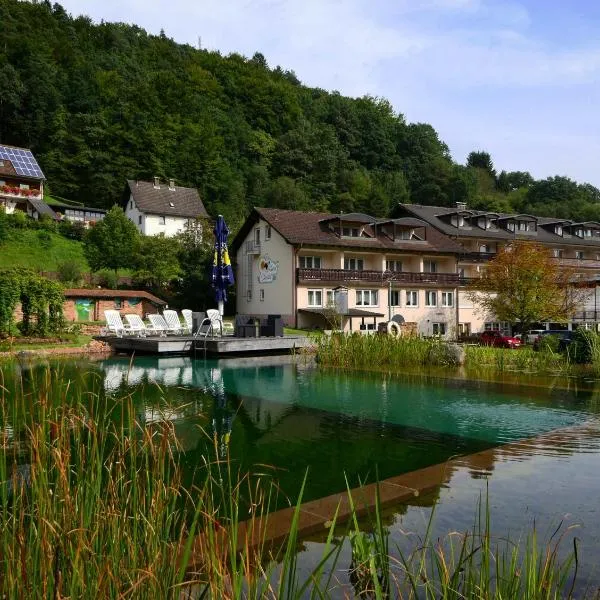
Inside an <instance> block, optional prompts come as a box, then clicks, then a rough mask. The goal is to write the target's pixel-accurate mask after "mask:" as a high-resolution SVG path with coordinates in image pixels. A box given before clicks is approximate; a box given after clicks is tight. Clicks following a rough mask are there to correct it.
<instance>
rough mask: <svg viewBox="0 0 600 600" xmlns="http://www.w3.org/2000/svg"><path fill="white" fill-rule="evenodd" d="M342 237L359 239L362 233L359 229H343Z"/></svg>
mask: <svg viewBox="0 0 600 600" xmlns="http://www.w3.org/2000/svg"><path fill="white" fill-rule="evenodd" d="M342 236H343V237H359V236H360V232H359V230H358V227H342Z"/></svg>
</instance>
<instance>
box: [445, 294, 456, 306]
mask: <svg viewBox="0 0 600 600" xmlns="http://www.w3.org/2000/svg"><path fill="white" fill-rule="evenodd" d="M442 306H444V307H445V308H451V307H452V306H454V292H442Z"/></svg>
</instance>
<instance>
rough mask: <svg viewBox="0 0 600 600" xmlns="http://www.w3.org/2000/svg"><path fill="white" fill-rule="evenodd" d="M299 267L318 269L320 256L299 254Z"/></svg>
mask: <svg viewBox="0 0 600 600" xmlns="http://www.w3.org/2000/svg"><path fill="white" fill-rule="evenodd" d="M300 268H301V269H320V268H321V257H320V256H301V257H300Z"/></svg>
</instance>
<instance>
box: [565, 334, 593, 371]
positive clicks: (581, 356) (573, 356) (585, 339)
mask: <svg viewBox="0 0 600 600" xmlns="http://www.w3.org/2000/svg"><path fill="white" fill-rule="evenodd" d="M567 352H568V354H569V359H570V360H571V361H573V362H575V363H578V364H593V365H600V336H599V335H598V334H597V333H596V332H594V331H589V330H587V329H583V328H582V327H580V328H579V329H577V330H576V331H575V333H574V334H573V341H572V342H571V343H570V344H569V345H568V346H567Z"/></svg>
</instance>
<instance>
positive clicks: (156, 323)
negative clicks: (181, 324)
mask: <svg viewBox="0 0 600 600" xmlns="http://www.w3.org/2000/svg"><path fill="white" fill-rule="evenodd" d="M146 317H147V318H148V321H150V325H149V326H148V327H147V330H148V331H151V332H152V333H158V335H167V333H169V331H170V329H169V326H168V325H167V322H166V321H165V318H164V317H163V316H162V315H146Z"/></svg>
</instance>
